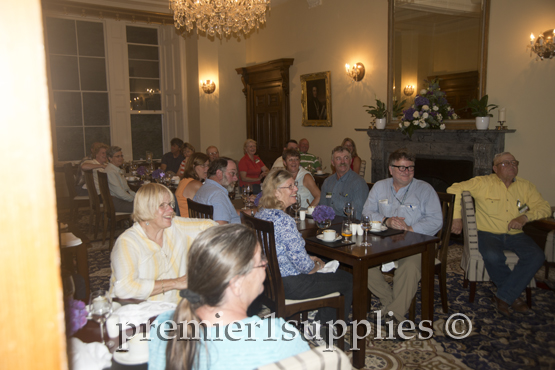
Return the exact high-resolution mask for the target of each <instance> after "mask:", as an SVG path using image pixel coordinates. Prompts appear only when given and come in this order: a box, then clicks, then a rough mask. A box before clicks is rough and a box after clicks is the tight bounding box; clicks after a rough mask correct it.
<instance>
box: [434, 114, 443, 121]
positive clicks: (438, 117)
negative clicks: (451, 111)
mask: <svg viewBox="0 0 555 370" xmlns="http://www.w3.org/2000/svg"><path fill="white" fill-rule="evenodd" d="M436 118H437V120H438V121H439V122H441V121H443V116H442V115H441V113H438V114H437V117H436Z"/></svg>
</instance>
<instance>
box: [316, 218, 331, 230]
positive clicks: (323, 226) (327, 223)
mask: <svg viewBox="0 0 555 370" xmlns="http://www.w3.org/2000/svg"><path fill="white" fill-rule="evenodd" d="M316 224H317V225H318V228H319V229H324V230H325V229H327V228H328V227H330V226H331V220H324V221H322V222H316Z"/></svg>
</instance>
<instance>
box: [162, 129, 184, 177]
mask: <svg viewBox="0 0 555 370" xmlns="http://www.w3.org/2000/svg"><path fill="white" fill-rule="evenodd" d="M182 145H183V140H181V139H178V138H176V137H174V138H173V139H172V141H171V148H170V151H169V152H168V153H166V154H164V155H163V156H162V165H161V166H160V169H161V170H162V171H165V172H167V171H172V172H173V173H177V171H179V165H180V164H181V162H183V160H184V159H185V157H184V156H183V154H182V153H181V146H182Z"/></svg>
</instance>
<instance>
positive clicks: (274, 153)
mask: <svg viewBox="0 0 555 370" xmlns="http://www.w3.org/2000/svg"><path fill="white" fill-rule="evenodd" d="M292 64H293V59H278V60H273V61H271V62H267V63H262V64H257V65H253V66H248V67H243V68H237V69H236V71H237V73H238V74H240V75H241V80H242V82H243V86H244V88H243V93H244V94H245V97H246V99H247V138H249V139H253V140H256V142H257V143H258V150H257V154H258V156H259V157H260V158H261V159H262V161H263V162H264V164H265V165H266V166H267V167H268V168H270V167H271V166H272V164H273V163H274V161H275V160H276V158H277V157H279V156H280V155H281V153H282V152H283V144H284V143H285V142H286V141H287V140H289V138H290V126H289V67H290V66H291V65H292Z"/></svg>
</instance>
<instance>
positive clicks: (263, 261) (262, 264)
mask: <svg viewBox="0 0 555 370" xmlns="http://www.w3.org/2000/svg"><path fill="white" fill-rule="evenodd" d="M259 267H260V268H264V269H265V268H266V267H268V260H267V259H266V256H262V257H261V258H260V265H258V266H253V268H254V269H256V268H259Z"/></svg>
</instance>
